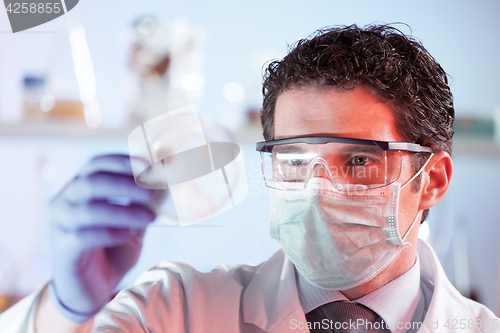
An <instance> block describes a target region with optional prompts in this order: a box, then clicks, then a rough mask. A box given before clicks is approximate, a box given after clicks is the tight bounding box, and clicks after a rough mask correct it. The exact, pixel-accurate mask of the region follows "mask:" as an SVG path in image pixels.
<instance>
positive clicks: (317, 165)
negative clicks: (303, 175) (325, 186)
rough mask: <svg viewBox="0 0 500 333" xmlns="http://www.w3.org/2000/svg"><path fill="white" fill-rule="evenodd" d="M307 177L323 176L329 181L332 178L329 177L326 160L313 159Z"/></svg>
mask: <svg viewBox="0 0 500 333" xmlns="http://www.w3.org/2000/svg"><path fill="white" fill-rule="evenodd" d="M308 178H309V179H310V178H323V179H329V180H330V181H331V180H332V179H331V178H330V172H329V171H328V164H327V163H326V161H324V160H317V161H314V162H313V165H312V166H311V169H310V174H309V177H308Z"/></svg>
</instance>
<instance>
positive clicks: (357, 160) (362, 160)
mask: <svg viewBox="0 0 500 333" xmlns="http://www.w3.org/2000/svg"><path fill="white" fill-rule="evenodd" d="M368 162H369V160H368V157H366V156H354V157H353V158H352V160H351V163H352V164H354V165H361V166H363V165H366V164H367V163H368Z"/></svg>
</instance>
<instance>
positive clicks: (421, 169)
mask: <svg viewBox="0 0 500 333" xmlns="http://www.w3.org/2000/svg"><path fill="white" fill-rule="evenodd" d="M432 156H434V153H432V154H431V156H429V158H428V159H427V161H425V163H424V165H422V167H421V168H420V170H418V172H417V173H416V174H415V175H413V177H411V178H410V179H409V180H408V181H407V182H406V183H404V184H403V185H402V186H401V190H402V189H403V188H404V187H405V186H406V185H408V184H410V183H411V182H412V181H413V180H414V179H415V178H417V177H418V175H420V174H421V173H422V171H423V170H424V169H425V167H426V166H427V164H429V161H430V160H431V158H432ZM419 216H421V215H420V212H418V213H417V216H415V219H414V220H413V222H412V223H411V225H410V227H409V228H408V229H407V230H406V232H405V234H404V235H403V238H402V239H403V242H404V241H405V239H406V236H408V234H409V233H410V230H411V229H413V227H414V226H415V222H417V219H418V217H419Z"/></svg>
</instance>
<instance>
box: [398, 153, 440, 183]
mask: <svg viewBox="0 0 500 333" xmlns="http://www.w3.org/2000/svg"><path fill="white" fill-rule="evenodd" d="M432 156H434V153H431V156H429V158H428V159H427V161H425V163H424V165H422V167H421V168H420V169H419V170H418V171H417V173H416V174H414V175H413V177H411V178H410V179H409V180H408V181H407V182H406V183H404V184H403V185H401V189H404V188H405V186H406V185H408V184H409V183H411V182H412V181H413V180H414V179H415V178H417V177H418V176H419V175H420V174H421V173H422V171H424V169H425V167H426V166H427V164H429V161H430V160H431V158H432Z"/></svg>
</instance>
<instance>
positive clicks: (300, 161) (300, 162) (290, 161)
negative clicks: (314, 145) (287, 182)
mask: <svg viewBox="0 0 500 333" xmlns="http://www.w3.org/2000/svg"><path fill="white" fill-rule="evenodd" d="M303 162H304V160H299V159H294V160H289V161H288V163H290V164H291V165H301V164H302V163H303Z"/></svg>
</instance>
